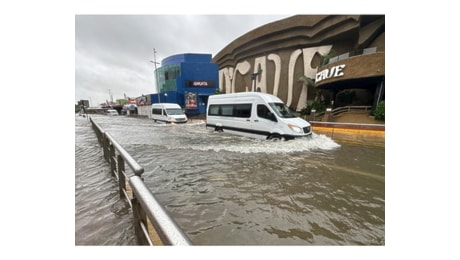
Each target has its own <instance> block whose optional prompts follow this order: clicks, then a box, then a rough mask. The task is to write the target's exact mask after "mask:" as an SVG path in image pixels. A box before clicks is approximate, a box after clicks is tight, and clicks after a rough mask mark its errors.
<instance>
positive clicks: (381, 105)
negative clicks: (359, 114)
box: [374, 101, 385, 120]
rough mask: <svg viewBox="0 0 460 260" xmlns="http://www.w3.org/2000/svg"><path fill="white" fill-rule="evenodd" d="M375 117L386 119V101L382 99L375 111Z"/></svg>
mask: <svg viewBox="0 0 460 260" xmlns="http://www.w3.org/2000/svg"><path fill="white" fill-rule="evenodd" d="M374 115H375V119H377V120H385V101H380V102H379V103H378V105H377V108H376V109H375V112H374Z"/></svg>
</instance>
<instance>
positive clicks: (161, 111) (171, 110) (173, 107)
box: [152, 103, 188, 123]
mask: <svg viewBox="0 0 460 260" xmlns="http://www.w3.org/2000/svg"><path fill="white" fill-rule="evenodd" d="M152 119H153V121H155V122H157V121H160V122H165V123H186V122H187V120H188V119H187V116H186V115H185V114H184V112H183V111H182V108H181V107H180V106H179V105H178V104H174V103H157V104H152Z"/></svg>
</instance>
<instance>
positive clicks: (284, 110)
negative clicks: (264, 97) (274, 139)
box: [269, 103, 296, 118]
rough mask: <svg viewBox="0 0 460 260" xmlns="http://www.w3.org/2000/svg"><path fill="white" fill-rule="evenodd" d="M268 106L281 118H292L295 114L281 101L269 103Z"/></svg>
mask: <svg viewBox="0 0 460 260" xmlns="http://www.w3.org/2000/svg"><path fill="white" fill-rule="evenodd" d="M269 105H270V107H271V108H272V109H273V111H275V113H276V114H277V115H278V116H279V117H281V118H294V117H296V115H295V114H294V113H293V112H292V111H291V110H290V109H289V107H287V106H286V105H285V104H283V103H269Z"/></svg>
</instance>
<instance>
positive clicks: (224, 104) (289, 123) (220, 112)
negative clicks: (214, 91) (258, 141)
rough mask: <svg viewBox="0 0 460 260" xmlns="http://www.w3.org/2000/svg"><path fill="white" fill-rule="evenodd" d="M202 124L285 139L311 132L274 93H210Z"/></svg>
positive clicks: (225, 130)
mask: <svg viewBox="0 0 460 260" xmlns="http://www.w3.org/2000/svg"><path fill="white" fill-rule="evenodd" d="M206 127H212V128H214V130H216V131H223V132H227V131H228V132H231V133H236V134H243V135H250V136H254V137H263V138H264V139H284V140H289V139H293V138H297V137H306V136H311V133H312V131H311V125H310V123H308V122H307V121H305V120H303V119H301V118H299V117H297V116H295V115H294V113H293V112H292V111H291V110H290V109H289V108H288V107H287V106H286V105H285V104H284V103H283V101H281V99H279V98H278V97H276V96H273V95H270V94H266V93H260V92H240V93H232V94H218V95H211V96H209V99H208V107H207V113H206Z"/></svg>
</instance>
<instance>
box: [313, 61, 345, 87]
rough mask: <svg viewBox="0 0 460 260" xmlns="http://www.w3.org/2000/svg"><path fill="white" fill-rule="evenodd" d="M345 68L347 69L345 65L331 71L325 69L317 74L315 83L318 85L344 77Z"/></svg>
mask: <svg viewBox="0 0 460 260" xmlns="http://www.w3.org/2000/svg"><path fill="white" fill-rule="evenodd" d="M343 68H345V64H342V65H338V66H335V67H332V68H330V69H325V70H322V71H320V72H318V73H316V79H315V83H318V82H320V81H321V80H325V79H329V78H335V77H341V76H343V75H344V74H343V71H342V70H343Z"/></svg>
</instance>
